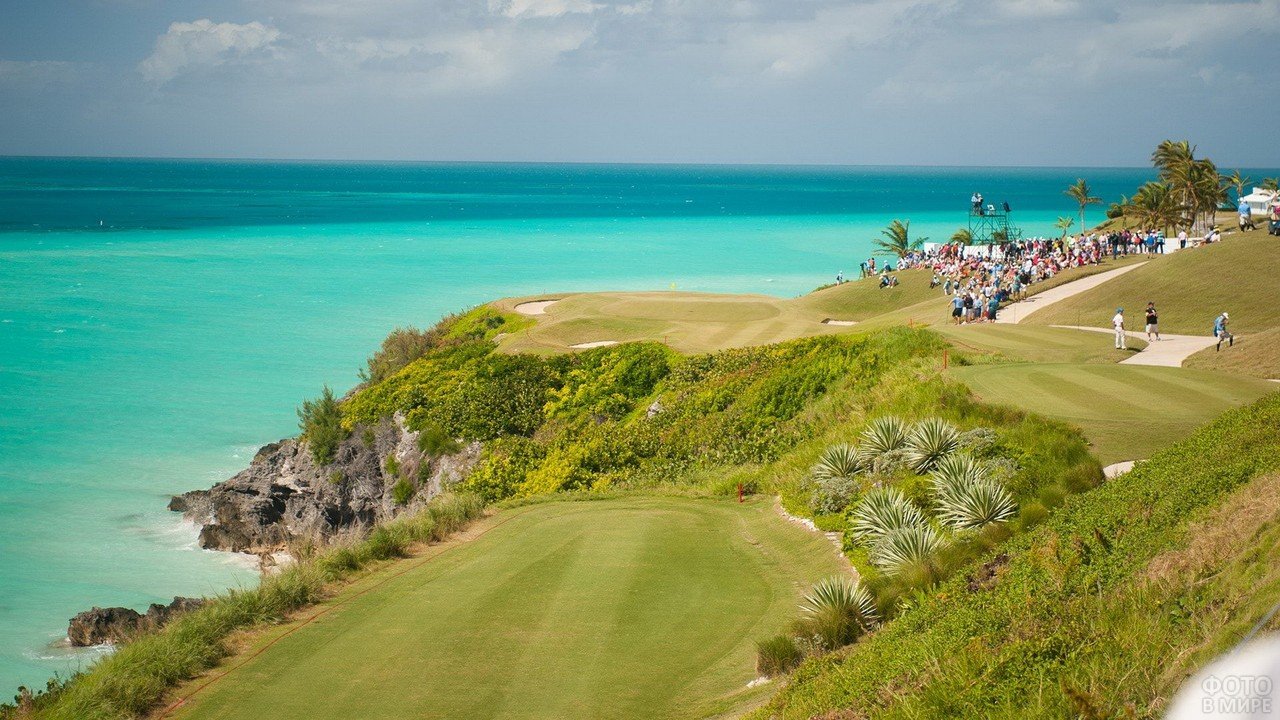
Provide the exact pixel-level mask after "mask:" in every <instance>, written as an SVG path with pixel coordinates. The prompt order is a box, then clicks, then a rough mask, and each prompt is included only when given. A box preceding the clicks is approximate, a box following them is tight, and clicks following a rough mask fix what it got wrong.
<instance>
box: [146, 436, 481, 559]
mask: <svg viewBox="0 0 1280 720" xmlns="http://www.w3.org/2000/svg"><path fill="white" fill-rule="evenodd" d="M479 456H480V445H479V443H473V444H471V445H469V446H466V447H464V448H462V449H461V450H459V451H458V452H456V453H452V454H449V455H444V456H441V457H436V458H432V457H427V456H426V455H424V453H423V452H422V451H421V450H419V449H418V433H416V432H414V431H411V430H409V429H407V428H406V427H405V425H404V422H403V419H402V418H400V417H396V418H393V419H388V420H384V421H383V422H381V423H379V424H378V425H377V426H376V427H368V428H366V427H360V428H357V429H356V431H355V432H353V433H352V434H351V436H350V437H348V438H347V439H346V440H344V441H343V442H342V443H341V444H340V445H339V446H338V449H337V451H336V452H335V453H334V459H333V462H331V463H329V464H328V465H323V466H318V465H316V464H315V462H314V461H313V460H312V459H311V453H310V450H309V448H308V447H307V446H306V444H305V443H303V442H299V441H298V440H294V439H289V440H281V441H280V442H275V443H270V444H269V445H265V446H263V447H262V449H260V450H259V451H258V452H257V454H255V455H254V458H253V462H251V463H250V464H249V467H248V468H246V469H244V470H242V471H241V472H239V473H237V474H236V475H235V476H233V477H232V478H230V479H228V480H225V481H223V482H220V483H218V484H217V485H214V486H213V487H212V488H210V489H208V490H193V491H191V492H188V493H184V494H182V495H178V496H177V497H174V498H173V499H172V500H170V501H169V509H170V510H173V511H175V512H181V513H182V514H183V515H184V516H185V517H186V518H187V519H189V520H191V521H193V522H195V523H197V524H198V525H200V546H201V547H203V548H206V549H210V550H230V551H235V552H249V553H269V552H276V551H279V550H284V549H287V548H288V546H289V545H290V544H292V543H295V542H298V541H304V542H323V541H326V540H328V539H329V538H331V537H333V536H335V535H340V534H344V533H359V532H364V531H366V530H368V529H369V528H371V527H372V526H374V525H375V524H377V523H380V522H383V521H384V520H388V519H391V518H393V517H395V516H396V515H397V514H399V513H400V512H402V511H403V510H404V509H405V508H406V507H410V508H411V507H413V506H414V505H415V504H416V503H422V502H425V501H426V500H429V499H430V498H432V497H434V496H436V495H438V494H439V493H441V492H442V491H443V490H445V489H447V488H448V487H449V486H450V485H453V484H455V483H457V482H459V481H460V480H462V479H463V478H465V477H466V475H467V473H468V472H470V470H471V468H472V467H473V466H474V465H475V463H476V461H477V460H478V459H479ZM388 457H394V458H395V459H396V462H395V463H394V464H393V468H394V469H396V470H397V472H396V473H392V472H389V471H388V470H387V458H388ZM400 478H405V479H406V480H408V481H410V482H412V483H413V484H414V485H415V486H416V488H417V492H416V493H415V494H414V497H413V499H412V500H411V501H410V503H409V504H408V505H407V506H401V505H398V504H396V502H395V500H394V499H393V497H392V488H393V487H394V486H395V484H396V483H397V481H399V480H400Z"/></svg>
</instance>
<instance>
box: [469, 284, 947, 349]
mask: <svg viewBox="0 0 1280 720" xmlns="http://www.w3.org/2000/svg"><path fill="white" fill-rule="evenodd" d="M897 276H898V280H899V285H898V286H897V287H894V288H885V289H883V290H882V289H880V287H879V285H878V283H877V281H876V280H874V279H866V280H860V281H857V282H849V283H845V284H843V285H839V286H833V287H828V288H823V289H821V290H817V291H815V292H813V293H810V294H808V295H805V296H803V297H799V298H794V299H784V298H775V297H769V296H767V295H728V294H724V295H721V294H708V293H687V292H632V293H580V294H570V295H566V296H561V297H560V298H559V300H558V302H556V304H555V305H552V306H551V307H550V308H548V309H547V312H546V314H545V315H539V316H535V317H536V320H537V322H536V324H534V325H533V327H530V328H528V329H525V330H521V331H519V332H515V333H512V334H511V335H510V336H509V337H507V338H504V339H503V341H502V349H503V350H504V351H506V352H536V353H548V352H565V351H568V350H570V349H572V346H574V345H578V344H581V343H594V342H606V341H613V342H632V341H656V342H663V343H666V344H667V345H668V346H670V347H672V348H674V349H676V350H679V351H681V352H686V353H702V352H714V351H717V350H724V349H728V348H739V347H749V346H758V345H768V344H771V343H777V342H783V341H786V340H793V339H796V338H801V337H809V336H813V335H829V334H835V333H848V332H851V331H854V328H851V327H850V326H848V325H828V324H824V323H823V322H822V321H823V320H827V319H834V320H843V321H861V320H864V319H866V318H869V317H873V316H875V315H880V314H882V313H885V312H889V311H891V310H895V309H898V308H902V307H906V306H910V305H913V304H916V303H919V302H921V301H923V300H926V299H927V298H929V297H931V296H932V295H933V294H934V293H936V292H937V291H936V290H929V278H930V274H929V273H927V272H925V271H923V270H908V271H904V272H901V273H898V274H897ZM553 297H554V296H553ZM531 299H538V298H514V299H508V300H502V301H499V302H497V303H494V307H496V308H497V309H498V310H501V311H504V312H509V311H512V310H513V309H514V308H515V307H516V306H517V305H519V304H520V303H522V302H525V301H528V300H531Z"/></svg>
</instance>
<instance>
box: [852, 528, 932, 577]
mask: <svg viewBox="0 0 1280 720" xmlns="http://www.w3.org/2000/svg"><path fill="white" fill-rule="evenodd" d="M946 544H947V541H946V540H945V539H943V537H942V536H941V535H939V534H938V533H937V531H935V530H934V529H933V528H931V527H929V526H928V525H919V526H915V527H902V528H898V529H897V530H891V531H889V532H887V533H885V534H884V536H883V537H881V538H880V539H879V540H878V541H877V542H876V544H875V545H874V546H872V548H871V562H872V564H874V565H875V566H876V567H877V568H879V569H880V570H881V572H883V573H885V574H886V575H897V574H898V573H900V572H902V571H903V570H905V569H906V568H907V567H909V566H918V565H921V564H924V563H927V562H928V561H929V560H930V558H932V557H933V555H934V553H936V552H938V551H939V550H941V549H942V548H943V547H945V546H946Z"/></svg>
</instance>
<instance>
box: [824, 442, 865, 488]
mask: <svg viewBox="0 0 1280 720" xmlns="http://www.w3.org/2000/svg"><path fill="white" fill-rule="evenodd" d="M862 468H863V463H862V459H861V457H859V454H858V449H857V448H856V447H854V446H852V445H832V446H831V447H829V448H827V449H826V450H824V451H822V456H821V457H820V458H818V462H817V464H816V465H814V466H813V476H814V477H815V478H818V479H823V480H825V479H830V478H851V477H853V476H854V475H857V474H858V473H859V472H861V471H862Z"/></svg>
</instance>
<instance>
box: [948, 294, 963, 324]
mask: <svg viewBox="0 0 1280 720" xmlns="http://www.w3.org/2000/svg"><path fill="white" fill-rule="evenodd" d="M963 315H964V297H963V296H962V295H961V294H960V293H956V295H955V297H953V298H951V317H952V318H954V319H955V321H956V324H957V325H959V324H960V319H961V317H962V316H963Z"/></svg>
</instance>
